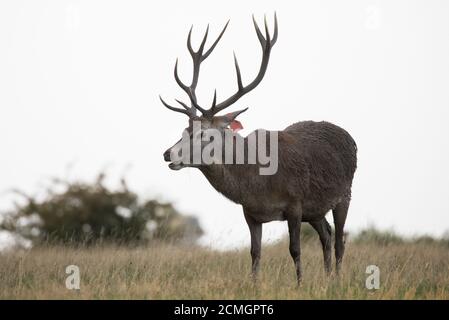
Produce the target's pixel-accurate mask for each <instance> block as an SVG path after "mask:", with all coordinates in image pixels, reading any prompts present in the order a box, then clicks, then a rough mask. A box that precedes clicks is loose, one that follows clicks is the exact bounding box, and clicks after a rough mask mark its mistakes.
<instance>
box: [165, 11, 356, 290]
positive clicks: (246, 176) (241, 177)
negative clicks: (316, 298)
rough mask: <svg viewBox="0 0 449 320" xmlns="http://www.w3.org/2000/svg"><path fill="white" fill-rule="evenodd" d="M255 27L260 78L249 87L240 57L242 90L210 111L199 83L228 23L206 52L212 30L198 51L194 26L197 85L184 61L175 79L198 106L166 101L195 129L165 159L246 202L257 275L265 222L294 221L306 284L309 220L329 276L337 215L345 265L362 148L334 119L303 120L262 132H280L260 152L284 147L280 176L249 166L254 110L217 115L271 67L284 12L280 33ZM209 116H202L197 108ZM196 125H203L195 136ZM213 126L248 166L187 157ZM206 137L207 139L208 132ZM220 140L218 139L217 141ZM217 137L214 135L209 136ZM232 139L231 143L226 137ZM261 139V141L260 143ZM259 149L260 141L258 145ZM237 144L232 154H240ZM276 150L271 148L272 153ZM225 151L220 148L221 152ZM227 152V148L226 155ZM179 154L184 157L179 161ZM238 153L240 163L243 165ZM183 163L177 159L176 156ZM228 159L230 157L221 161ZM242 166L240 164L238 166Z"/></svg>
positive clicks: (339, 252)
mask: <svg viewBox="0 0 449 320" xmlns="http://www.w3.org/2000/svg"><path fill="white" fill-rule="evenodd" d="M253 22H254V27H255V29H256V34H257V37H258V39H259V42H260V44H261V46H262V62H261V64H260V69H259V72H258V74H257V76H256V77H255V79H254V80H253V81H252V82H250V83H249V84H247V85H244V84H243V82H242V77H241V74H240V68H239V65H238V62H237V58H236V57H235V55H234V63H235V70H236V74H237V85H238V88H237V92H236V93H234V94H233V95H231V96H230V97H228V98H227V99H226V100H224V101H222V102H220V103H217V94H216V91H215V93H214V96H213V102H212V105H211V107H210V108H208V109H206V108H203V107H201V106H200V105H199V104H198V101H197V96H196V94H195V89H196V87H197V84H198V76H199V72H200V65H201V63H202V62H203V61H204V60H205V59H206V58H207V57H208V56H209V55H210V53H211V52H212V51H213V50H214V48H215V47H216V45H217V43H218V42H219V40H220V39H221V37H222V36H223V33H224V32H225V30H226V28H227V26H228V23H229V21H228V23H226V25H225V27H224V28H223V30H222V31H221V33H220V35H219V36H218V38H217V39H216V40H215V42H214V43H213V44H212V46H211V47H210V48H209V49H208V50H205V49H204V47H205V44H206V39H207V35H208V30H209V27H208V28H207V30H206V33H205V35H204V38H203V40H202V42H201V45H200V47H199V49H198V51H194V50H193V49H192V45H191V33H192V29H190V32H189V35H188V40H187V48H188V50H189V52H190V55H191V56H192V59H193V79H192V82H191V84H190V85H186V84H184V83H183V82H182V81H181V80H180V78H179V76H178V70H177V66H178V61H176V64H175V69H174V76H175V80H176V82H177V83H178V85H179V86H180V87H181V88H182V89H183V90H184V91H185V92H186V93H187V95H188V97H189V100H190V104H191V106H188V105H187V104H185V103H183V102H182V101H179V100H176V101H177V102H178V103H179V104H180V106H181V107H182V108H178V107H173V106H171V105H169V104H167V103H166V102H165V101H164V100H162V98H160V99H161V102H162V103H163V105H164V106H165V107H167V108H168V109H170V110H172V111H176V112H180V113H184V114H185V115H187V116H188V117H189V123H188V127H187V128H186V129H185V130H184V133H183V137H184V138H185V139H181V140H180V141H178V142H177V143H176V144H175V145H174V146H172V147H171V148H169V149H168V150H167V151H166V152H165V153H164V160H165V161H167V162H170V164H169V168H170V169H172V170H179V169H182V168H185V167H195V168H197V169H199V170H200V171H201V172H202V173H203V174H204V175H205V177H206V178H207V180H208V181H209V182H210V184H212V186H213V187H214V188H215V189H216V190H217V191H218V192H220V193H222V194H223V195H224V196H226V197H227V198H229V199H230V200H232V201H234V202H235V203H238V204H241V205H242V207H243V213H244V216H245V219H246V222H247V224H248V226H249V231H250V234H251V258H252V275H253V276H254V277H256V275H257V273H258V269H259V261H260V255H261V238H262V224H263V223H265V222H270V221H274V220H281V221H285V220H286V221H287V223H288V230H289V236H290V245H289V249H290V254H291V256H292V258H293V261H294V264H295V269H296V275H297V280H298V283H299V282H300V280H301V263H300V237H299V234H300V228H301V223H302V222H308V223H310V224H311V225H312V227H313V228H314V229H315V230H316V231H317V232H318V234H319V238H320V241H321V245H322V249H323V255H324V268H325V271H326V272H327V273H329V272H330V271H331V269H332V267H331V253H332V252H331V227H330V225H329V223H328V222H327V221H326V218H325V215H326V213H327V212H328V211H330V210H332V213H333V218H334V224H335V258H336V269H337V272H338V271H339V270H340V268H341V263H342V259H343V253H344V247H345V244H344V239H343V227H344V224H345V220H346V215H347V212H348V207H349V203H350V198H351V185H352V180H353V176H354V172H355V170H356V165H357V157H356V153H357V146H356V144H355V142H354V140H353V139H352V138H351V136H350V135H349V134H348V133H347V132H346V131H345V130H344V129H342V128H340V127H338V126H336V125H334V124H331V123H329V122H324V121H322V122H314V121H303V122H297V123H295V124H292V125H290V126H289V127H287V128H286V129H284V130H282V131H265V130H256V131H255V132H254V133H257V134H262V135H261V136H259V135H258V138H257V139H258V140H259V139H261V138H260V137H264V135H268V134H271V133H276V135H275V137H276V138H277V139H276V141H274V140H273V138H272V137H271V135H270V137H271V138H270V141H268V140H264V141H267V142H263V143H262V144H257V148H259V149H260V148H261V146H262V147H267V146H271V145H273V143H274V142H276V147H277V150H275V151H276V152H277V153H278V164H277V167H276V169H277V170H276V172H275V173H274V174H260V170H259V169H260V167H262V166H263V164H262V163H261V161H259V160H258V161H256V162H253V163H251V162H249V161H246V162H245V160H247V157H248V156H249V154H250V153H251V152H250V149H251V147H252V146H251V139H250V138H249V137H250V136H251V135H249V136H248V137H242V136H241V135H239V134H238V133H237V132H236V129H238V128H240V127H241V125H240V122H238V121H237V120H236V117H237V116H238V115H239V114H241V113H242V112H244V111H246V110H247V109H243V110H240V111H235V112H232V113H228V114H225V115H222V116H218V115H217V113H219V112H220V111H223V110H224V109H226V108H227V107H229V106H231V105H232V104H233V103H235V102H236V101H237V100H239V99H240V98H241V97H242V96H243V95H245V94H247V93H248V92H250V91H251V90H253V89H254V88H256V86H257V85H258V84H259V83H260V82H261V80H262V78H263V77H264V75H265V72H266V70H267V66H268V61H269V59H270V54H271V49H272V47H273V46H274V44H275V43H276V40H277V38H278V24H277V18H276V14H275V16H274V32H273V37H270V32H269V30H268V26H267V22H266V20H265V36H264V35H263V33H262V32H261V31H260V29H259V27H258V25H257V23H256V21H255V20H254V17H253ZM198 110H199V111H200V112H201V115H197V111H198ZM195 123H196V124H197V126H199V127H200V130H199V131H198V132H195ZM209 129H213V130H215V131H216V132H218V133H219V135H220V136H221V137H222V138H223V139H226V137H229V136H230V137H231V138H232V139H231V141H237V140H239V141H240V142H241V145H242V146H243V147H242V149H243V151H244V155H246V156H245V158H244V161H243V163H242V162H240V164H234V163H235V162H234V163H231V164H229V163H227V162H225V161H213V162H212V163H211V162H210V161H207V162H206V161H204V160H203V159H200V160H199V161H196V162H195V161H192V157H195V151H194V152H183V154H181V155H180V156H179V150H180V149H181V144H183V141H184V143H185V140H186V139H187V143H188V146H189V148H188V150H187V151H189V150H190V149H191V148H192V147H194V145H195V144H197V145H199V148H200V151H204V149H205V148H207V143H206V141H208V139H207V138H206V139H205V136H204V134H203V133H204V132H205V131H207V130H209ZM200 133H201V134H200ZM215 138H216V137H214V140H215ZM209 139H210V138H209ZM226 141H228V140H226ZM253 142H254V140H253ZM253 144H254V143H253ZM222 148H223V152H220V153H218V152H216V153H217V154H216V155H215V156H216V157H215V160H217V155H218V154H220V155H218V157H224V154H225V153H226V152H224V149H225V146H224V145H223V146H222ZM236 148H237V147H235V146H233V148H232V150H233V151H236ZM270 150H271V149H270ZM215 151H217V150H215ZM218 151H221V150H218ZM175 155H178V156H176V157H175ZM235 157H236V156H235V155H234V158H233V160H235ZM175 158H176V159H175ZM218 160H222V159H218ZM237 162H238V161H237Z"/></svg>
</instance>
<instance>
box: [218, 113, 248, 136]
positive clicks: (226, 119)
mask: <svg viewBox="0 0 449 320" xmlns="http://www.w3.org/2000/svg"><path fill="white" fill-rule="evenodd" d="M246 110H248V108H245V109H243V110H238V111H234V112H230V113H227V114H225V115H223V116H221V117H218V118H219V121H220V125H221V126H222V127H228V126H229V127H230V128H231V130H232V131H234V132H237V131H239V130H240V129H243V126H242V124H241V123H240V121H237V120H235V118H237V116H238V115H239V114H241V113H243V112H245V111H246Z"/></svg>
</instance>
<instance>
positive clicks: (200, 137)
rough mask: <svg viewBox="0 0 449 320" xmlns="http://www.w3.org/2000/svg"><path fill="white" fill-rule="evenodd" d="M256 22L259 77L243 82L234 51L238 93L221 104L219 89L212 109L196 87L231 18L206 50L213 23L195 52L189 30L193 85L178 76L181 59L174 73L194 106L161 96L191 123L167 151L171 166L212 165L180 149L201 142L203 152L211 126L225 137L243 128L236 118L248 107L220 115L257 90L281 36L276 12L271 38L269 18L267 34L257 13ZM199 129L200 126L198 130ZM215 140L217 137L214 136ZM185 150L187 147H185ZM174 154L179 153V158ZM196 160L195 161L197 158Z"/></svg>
mask: <svg viewBox="0 0 449 320" xmlns="http://www.w3.org/2000/svg"><path fill="white" fill-rule="evenodd" d="M253 22H254V28H255V29H256V34H257V37H258V39H259V42H260V44H261V47H262V61H261V64H260V69H259V72H258V74H257V76H256V78H255V79H254V80H253V81H252V82H250V83H249V84H248V85H243V83H242V76H241V73H240V68H239V64H238V62H237V57H236V55H235V53H234V64H235V70H236V74H237V86H238V89H237V92H236V93H234V94H233V95H231V96H230V97H229V98H227V99H226V100H224V101H222V102H220V103H217V91H216V90H215V92H214V97H213V101H212V105H211V107H210V108H209V109H205V108H203V107H201V106H200V105H199V104H198V101H197V97H196V93H195V90H196V87H197V84H198V78H199V73H200V66H201V63H202V62H203V61H204V60H206V58H207V57H208V56H209V55H210V54H211V53H212V51H213V50H214V49H215V47H216V45H217V44H218V42H219V41H220V39H221V37H222V36H223V34H224V32H225V31H226V28H227V27H228V24H229V21H228V22H227V23H226V25H225V26H224V28H223V30H222V31H221V33H220V35H219V36H218V38H217V39H216V40H215V42H214V43H213V44H212V46H211V47H210V48H209V49H208V50H207V51H205V50H204V47H205V44H206V40H207V36H208V33H209V26H208V27H207V29H206V32H205V35H204V37H203V40H202V42H201V45H200V47H199V49H198V51H194V50H193V48H192V44H191V34H192V28H191V29H190V31H189V35H188V37H187V49H188V50H189V52H190V55H191V57H192V60H193V78H192V82H191V84H190V86H187V85H186V84H184V83H183V82H182V81H181V80H180V78H179V76H178V60H176V63H175V69H174V76H175V80H176V82H177V84H178V85H179V86H180V87H181V89H182V90H183V91H185V93H186V94H187V96H188V97H189V100H190V106H188V105H187V104H186V103H184V102H182V101H179V100H176V102H177V103H178V104H179V105H180V106H181V107H182V108H177V107H173V106H171V105H169V104H168V103H166V102H165V101H164V100H163V99H162V98H161V97H160V96H159V98H160V100H161V102H162V104H163V105H164V106H165V107H166V108H168V109H170V110H172V111H175V112H179V113H183V114H185V115H187V116H188V118H189V122H188V126H187V128H186V129H185V130H184V131H183V138H182V139H180V140H179V141H178V142H177V143H175V145H173V146H172V147H170V148H169V149H167V151H165V152H164V160H165V161H167V162H170V164H169V168H170V169H172V170H179V169H182V168H185V167H200V166H204V165H208V164H210V163H205V162H204V161H203V160H202V159H201V157H199V158H197V159H195V157H196V156H197V155H196V154H195V152H183V154H181V155H179V152H180V151H181V150H183V145H184V146H185V144H186V143H187V144H188V149H189V150H191V149H193V148H192V147H193V146H194V145H198V146H199V148H198V150H199V151H200V152H201V150H202V149H203V148H204V147H205V146H206V145H207V143H208V142H209V140H208V139H205V135H206V132H207V131H208V130H210V129H213V130H214V132H218V134H219V135H220V136H221V137H223V136H224V135H225V133H226V132H227V131H228V133H229V131H237V130H238V129H241V128H242V125H241V124H240V122H238V121H237V120H236V118H237V116H238V115H240V114H241V113H242V112H245V111H246V110H247V109H248V108H246V109H243V110H239V111H235V112H231V113H228V114H225V115H221V116H220V115H217V114H218V113H219V112H220V111H222V110H224V109H226V108H228V107H229V106H231V105H232V104H233V103H235V102H236V101H237V100H239V99H240V98H241V97H242V96H244V95H245V94H247V93H248V92H250V91H251V90H253V89H254V88H255V87H256V86H257V85H258V84H259V83H260V82H261V81H262V79H263V77H264V75H265V72H266V70H267V66H268V61H269V59H270V52H271V48H272V47H273V45H274V44H275V43H276V40H277V37H278V24H277V18H276V14H275V15H274V32H273V37H272V38H271V37H270V33H269V30H268V26H267V20H266V18H265V20H264V22H265V37H264V36H263V34H262V32H261V31H260V29H259V26H258V25H257V23H256V20H255V19H254V16H253ZM197 111H200V112H201V115H198V114H197ZM196 128H197V129H196ZM214 139H215V137H214ZM184 150H185V149H184ZM174 155H179V156H177V157H176V159H174V158H175V156H174ZM194 160H195V161H194Z"/></svg>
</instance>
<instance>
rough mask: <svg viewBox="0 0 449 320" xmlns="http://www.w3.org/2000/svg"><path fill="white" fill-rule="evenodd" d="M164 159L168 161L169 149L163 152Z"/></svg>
mask: <svg viewBox="0 0 449 320" xmlns="http://www.w3.org/2000/svg"><path fill="white" fill-rule="evenodd" d="M164 161H167V162H168V161H170V149H169V150H167V151H165V152H164Z"/></svg>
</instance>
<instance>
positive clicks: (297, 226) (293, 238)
mask: <svg viewBox="0 0 449 320" xmlns="http://www.w3.org/2000/svg"><path fill="white" fill-rule="evenodd" d="M301 220H302V215H301V213H300V212H299V213H295V214H292V215H291V216H289V217H288V218H287V222H288V233H289V235H290V247H289V249H290V255H291V256H292V258H293V261H294V263H295V269H296V279H297V281H298V285H299V284H300V283H301V277H302V273H301V246H300V239H299V233H300V230H301Z"/></svg>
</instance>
